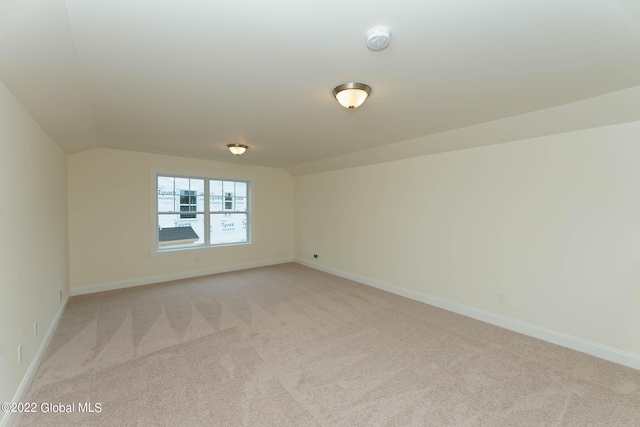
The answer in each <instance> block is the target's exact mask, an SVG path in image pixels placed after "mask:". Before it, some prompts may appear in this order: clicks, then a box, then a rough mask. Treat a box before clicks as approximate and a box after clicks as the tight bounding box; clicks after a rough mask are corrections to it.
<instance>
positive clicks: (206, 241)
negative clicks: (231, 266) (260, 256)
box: [151, 170, 253, 255]
mask: <svg viewBox="0 0 640 427" xmlns="http://www.w3.org/2000/svg"><path fill="white" fill-rule="evenodd" d="M151 175H152V192H151V193H152V194H151V196H152V199H153V203H152V206H153V209H152V212H151V215H152V216H153V220H152V227H153V230H152V233H151V234H152V236H151V241H152V247H151V254H152V255H160V254H168V253H176V252H182V251H203V250H205V251H206V250H215V249H220V248H225V247H234V246H244V245H250V244H251V243H252V241H251V240H252V239H251V235H252V226H251V224H252V215H251V214H252V212H251V210H252V203H251V194H252V186H253V182H252V180H251V179H247V178H229V177H225V178H219V177H215V176H208V175H193V174H185V173H177V172H171V171H157V170H152V173H151ZM160 177H166V178H173V179H190V180H191V179H196V180H202V181H203V183H204V203H203V205H204V206H203V209H204V210H203V211H200V210H197V207H196V211H194V212H193V214H202V215H203V217H204V219H203V222H204V224H203V227H204V230H205V232H204V236H202V238H201V239H202V241H203V243H202V244H199V245H194V246H188V247H166V246H167V245H161V244H160V237H159V233H158V230H159V228H160V221H159V218H160V215H173V214H175V215H180V217H182V215H183V214H186V212H183V211H171V212H165V211H163V212H160V211H159V206H158V195H159V194H158V193H159V186H158V179H159V178H160ZM211 181H221V182H223V183H224V182H225V181H226V182H233V183H243V184H245V185H246V195H245V196H237V195H234V196H232V198H233V202H234V203H233V207H234V208H235V207H236V206H235V202H236V198H237V197H245V198H246V202H245V210H244V211H236V210H235V209H234V210H226V209H224V206H225V195H224V192H223V194H222V195H220V197H222V206H223V211H224V213H225V214H226V213H228V214H243V215H245V217H246V240H245V241H243V242H232V243H213V244H212V243H211V217H212V216H213V215H214V214H221V213H223V211H217V210H213V209H211V194H210V184H211ZM174 196H176V195H175V194H174ZM176 197H177V198H178V206H179V208H181V207H182V203H181V202H180V197H181V195H180V194H178V195H177V196H176ZM196 197H198V196H197V194H196ZM196 203H197V199H196ZM185 206H186V205H185ZM174 209H175V202H174ZM189 214H191V211H189ZM181 220H182V219H181ZM185 220H186V221H193V220H196V218H189V219H185Z"/></svg>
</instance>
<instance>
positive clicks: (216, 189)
mask: <svg viewBox="0 0 640 427" xmlns="http://www.w3.org/2000/svg"><path fill="white" fill-rule="evenodd" d="M209 203H210V204H209V206H210V209H211V211H212V212H220V211H222V181H216V180H210V181H209Z"/></svg>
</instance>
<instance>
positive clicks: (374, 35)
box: [367, 27, 391, 50]
mask: <svg viewBox="0 0 640 427" xmlns="http://www.w3.org/2000/svg"><path fill="white" fill-rule="evenodd" d="M390 42H391V30H389V29H388V28H387V27H374V28H372V29H370V30H369V31H367V47H368V48H369V49H371V50H382V49H384V48H385V47H387V46H389V43H390Z"/></svg>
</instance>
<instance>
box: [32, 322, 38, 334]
mask: <svg viewBox="0 0 640 427" xmlns="http://www.w3.org/2000/svg"><path fill="white" fill-rule="evenodd" d="M33 336H34V337H37V336H38V322H35V323H34V324H33Z"/></svg>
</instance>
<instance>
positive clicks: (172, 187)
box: [156, 175, 249, 251]
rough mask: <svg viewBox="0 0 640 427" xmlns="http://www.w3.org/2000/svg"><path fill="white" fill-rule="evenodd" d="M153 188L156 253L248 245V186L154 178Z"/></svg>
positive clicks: (223, 182)
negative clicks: (157, 251) (154, 184)
mask: <svg viewBox="0 0 640 427" xmlns="http://www.w3.org/2000/svg"><path fill="white" fill-rule="evenodd" d="M156 184H157V188H156V190H157V219H158V223H157V228H158V231H157V250H160V251H164V250H171V249H185V248H193V247H206V246H220V245H231V244H240V243H248V242H249V183H248V182H246V181H228V180H219V179H209V178H195V177H178V176H168V175H157V181H156ZM205 195H207V197H205Z"/></svg>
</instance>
